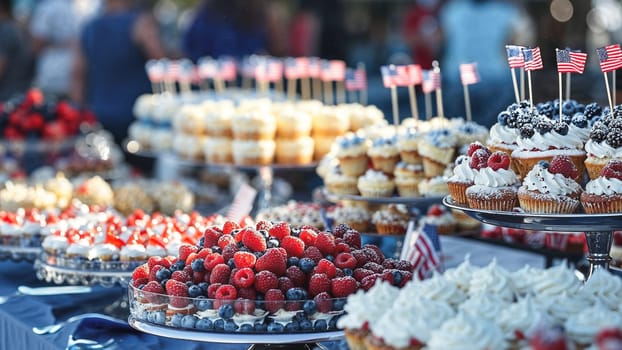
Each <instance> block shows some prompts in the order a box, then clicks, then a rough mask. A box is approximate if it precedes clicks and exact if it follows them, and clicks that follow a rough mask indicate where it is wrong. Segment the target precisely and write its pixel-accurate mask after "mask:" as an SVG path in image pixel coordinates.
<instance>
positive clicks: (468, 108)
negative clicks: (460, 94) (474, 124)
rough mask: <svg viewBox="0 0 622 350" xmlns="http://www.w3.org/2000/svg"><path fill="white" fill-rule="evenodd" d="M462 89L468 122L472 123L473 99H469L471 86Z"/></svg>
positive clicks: (464, 86)
mask: <svg viewBox="0 0 622 350" xmlns="http://www.w3.org/2000/svg"><path fill="white" fill-rule="evenodd" d="M462 89H463V90H464V108H465V110H466V119H467V121H469V122H470V121H471V98H470V97H469V86H468V85H462Z"/></svg>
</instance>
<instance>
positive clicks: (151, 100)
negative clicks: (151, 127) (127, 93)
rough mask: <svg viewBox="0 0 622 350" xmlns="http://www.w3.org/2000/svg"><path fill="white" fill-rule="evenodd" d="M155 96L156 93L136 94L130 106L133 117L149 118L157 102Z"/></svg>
mask: <svg viewBox="0 0 622 350" xmlns="http://www.w3.org/2000/svg"><path fill="white" fill-rule="evenodd" d="M155 96H156V95H152V94H142V95H140V96H138V98H137V99H136V102H134V107H133V108H132V113H133V114H134V117H136V118H137V119H141V120H147V119H150V118H151V115H152V113H153V108H154V106H155V104H156V102H157V101H156V97H155Z"/></svg>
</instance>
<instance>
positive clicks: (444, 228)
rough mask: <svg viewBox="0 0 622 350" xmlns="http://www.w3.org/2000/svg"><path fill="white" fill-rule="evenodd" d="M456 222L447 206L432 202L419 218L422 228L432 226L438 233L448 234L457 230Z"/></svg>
mask: <svg viewBox="0 0 622 350" xmlns="http://www.w3.org/2000/svg"><path fill="white" fill-rule="evenodd" d="M458 222H459V221H458V220H457V219H456V217H455V215H454V214H453V213H452V212H450V211H449V210H447V208H445V207H444V206H442V205H439V204H433V205H431V206H430V207H429V208H428V211H427V212H426V215H424V216H423V217H421V219H420V220H419V226H420V227H421V228H422V229H424V230H425V229H427V228H432V229H434V230H435V231H436V233H437V234H439V235H450V234H454V233H456V232H458V230H457V229H458ZM469 228H470V227H469Z"/></svg>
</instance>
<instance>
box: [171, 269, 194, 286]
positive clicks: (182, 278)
mask: <svg viewBox="0 0 622 350" xmlns="http://www.w3.org/2000/svg"><path fill="white" fill-rule="evenodd" d="M171 279H172V280H175V281H179V282H182V283H186V282H188V281H191V280H192V277H190V275H189V274H188V273H186V272H185V271H179V270H178V271H173V273H172V274H171Z"/></svg>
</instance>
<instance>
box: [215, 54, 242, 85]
mask: <svg viewBox="0 0 622 350" xmlns="http://www.w3.org/2000/svg"><path fill="white" fill-rule="evenodd" d="M217 74H218V78H219V79H222V80H225V81H232V80H235V78H236V76H237V65H236V63H235V60H234V59H233V58H231V57H222V58H219V59H218V73H217Z"/></svg>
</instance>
